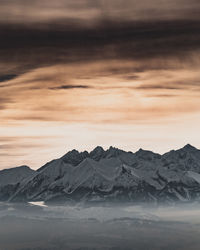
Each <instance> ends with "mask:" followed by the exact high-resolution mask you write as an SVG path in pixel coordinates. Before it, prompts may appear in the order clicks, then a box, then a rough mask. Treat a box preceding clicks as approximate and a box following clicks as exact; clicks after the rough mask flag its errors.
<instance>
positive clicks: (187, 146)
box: [183, 143, 197, 151]
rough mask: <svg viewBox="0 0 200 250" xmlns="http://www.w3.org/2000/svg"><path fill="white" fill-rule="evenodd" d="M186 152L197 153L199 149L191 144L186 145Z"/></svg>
mask: <svg viewBox="0 0 200 250" xmlns="http://www.w3.org/2000/svg"><path fill="white" fill-rule="evenodd" d="M183 149H184V150H187V151H194V150H195V151H196V150H197V148H195V147H193V146H192V145H191V144H189V143H188V144H186V145H185V146H184V147H183Z"/></svg>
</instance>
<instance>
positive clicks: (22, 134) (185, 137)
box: [0, 0, 200, 169]
mask: <svg viewBox="0 0 200 250" xmlns="http://www.w3.org/2000/svg"><path fill="white" fill-rule="evenodd" d="M199 13H200V1H199V0H190V1H188V0H175V1H174V0H56V1H55V0H40V1H39V0H31V1H29V0H0V169H3V168H8V167H15V166H19V165H23V164H26V165H29V166H30V167H32V168H38V167H40V166H41V165H43V164H44V163H46V162H47V161H50V160H52V159H54V158H57V157H60V156H62V155H63V154H64V153H66V152H67V151H69V150H71V149H73V148H76V149H78V150H92V149H93V148H94V147H96V146H97V145H101V146H103V147H104V148H105V149H106V148H108V147H109V146H111V145H112V146H115V147H119V148H122V149H125V150H130V151H137V150H138V149H139V148H144V149H149V150H153V151H156V152H159V153H164V152H166V151H168V150H170V149H172V148H174V149H176V148H179V147H182V146H184V145H185V144H187V143H190V144H192V145H194V146H196V147H199V148H200V15H199Z"/></svg>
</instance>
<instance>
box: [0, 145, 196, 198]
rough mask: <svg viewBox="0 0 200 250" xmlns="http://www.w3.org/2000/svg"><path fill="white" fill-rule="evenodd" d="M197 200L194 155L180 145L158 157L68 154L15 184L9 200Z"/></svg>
mask: <svg viewBox="0 0 200 250" xmlns="http://www.w3.org/2000/svg"><path fill="white" fill-rule="evenodd" d="M2 176H3V175H2ZM1 178H3V177H1V172H0V180H1ZM11 181H12V178H11V180H10V182H11ZM199 196H200V150H198V149H196V148H194V147H192V146H191V145H186V146H185V147H183V148H182V149H179V150H176V151H174V150H173V151H170V152H168V153H166V154H164V155H159V154H155V153H153V152H151V151H146V150H142V149H140V150H139V151H137V152H136V153H132V152H125V151H123V150H120V149H117V148H114V147H110V148H109V149H108V150H104V149H103V148H102V147H96V148H95V149H94V150H92V151H91V152H87V151H84V152H80V153H79V152H78V151H76V150H72V151H70V152H68V153H67V154H65V155H64V156H63V157H61V158H59V159H56V160H53V161H51V162H49V163H47V164H45V165H44V166H43V167H41V168H40V169H38V171H37V172H35V173H34V175H33V176H30V178H25V180H22V181H20V185H18V186H16V187H15V189H12V190H11V191H10V193H9V200H10V201H11V200H12V201H27V200H28V201H40V200H45V201H49V200H69V199H70V200H76V201H81V200H88V201H93V200H96V201H97V200H101V201H104V200H121V201H122V200H132V201H180V200H181V201H189V200H195V199H196V200H198V199H199Z"/></svg>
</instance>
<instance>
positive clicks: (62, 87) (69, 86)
mask: <svg viewBox="0 0 200 250" xmlns="http://www.w3.org/2000/svg"><path fill="white" fill-rule="evenodd" d="M88 88H91V87H90V86H88V85H61V86H57V87H51V88H49V89H52V90H57V89H88Z"/></svg>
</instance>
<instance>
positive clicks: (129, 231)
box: [0, 202, 200, 250]
mask: <svg viewBox="0 0 200 250" xmlns="http://www.w3.org/2000/svg"><path fill="white" fill-rule="evenodd" d="M199 215H200V205H199V204H198V203H193V204H185V205H165V206H164V205H163V206H162V205H159V206H158V205H155V204H151V205H144V204H138V205H136V204H131V203H127V204H115V205H113V204H112V205H111V204H109V203H107V204H104V205H102V204H94V205H91V204H83V203H79V204H76V205H73V204H67V203H66V204H62V205H60V204H59V205H56V204H50V205H48V204H45V203H43V202H32V203H0V221H1V223H0V250H33V249H34V250H36V249H37V250H57V249H59V250H62V249H67V250H68V249H69V250H86V249H87V250H94V249H106V250H132V249H138V250H148V249H154V250H157V249H162V250H163V249H164V250H173V249H176V250H177V249H182V250H184V249H185V250H186V249H187V250H188V249H190V250H197V249H199V246H200V238H199V235H200V216H199Z"/></svg>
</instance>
